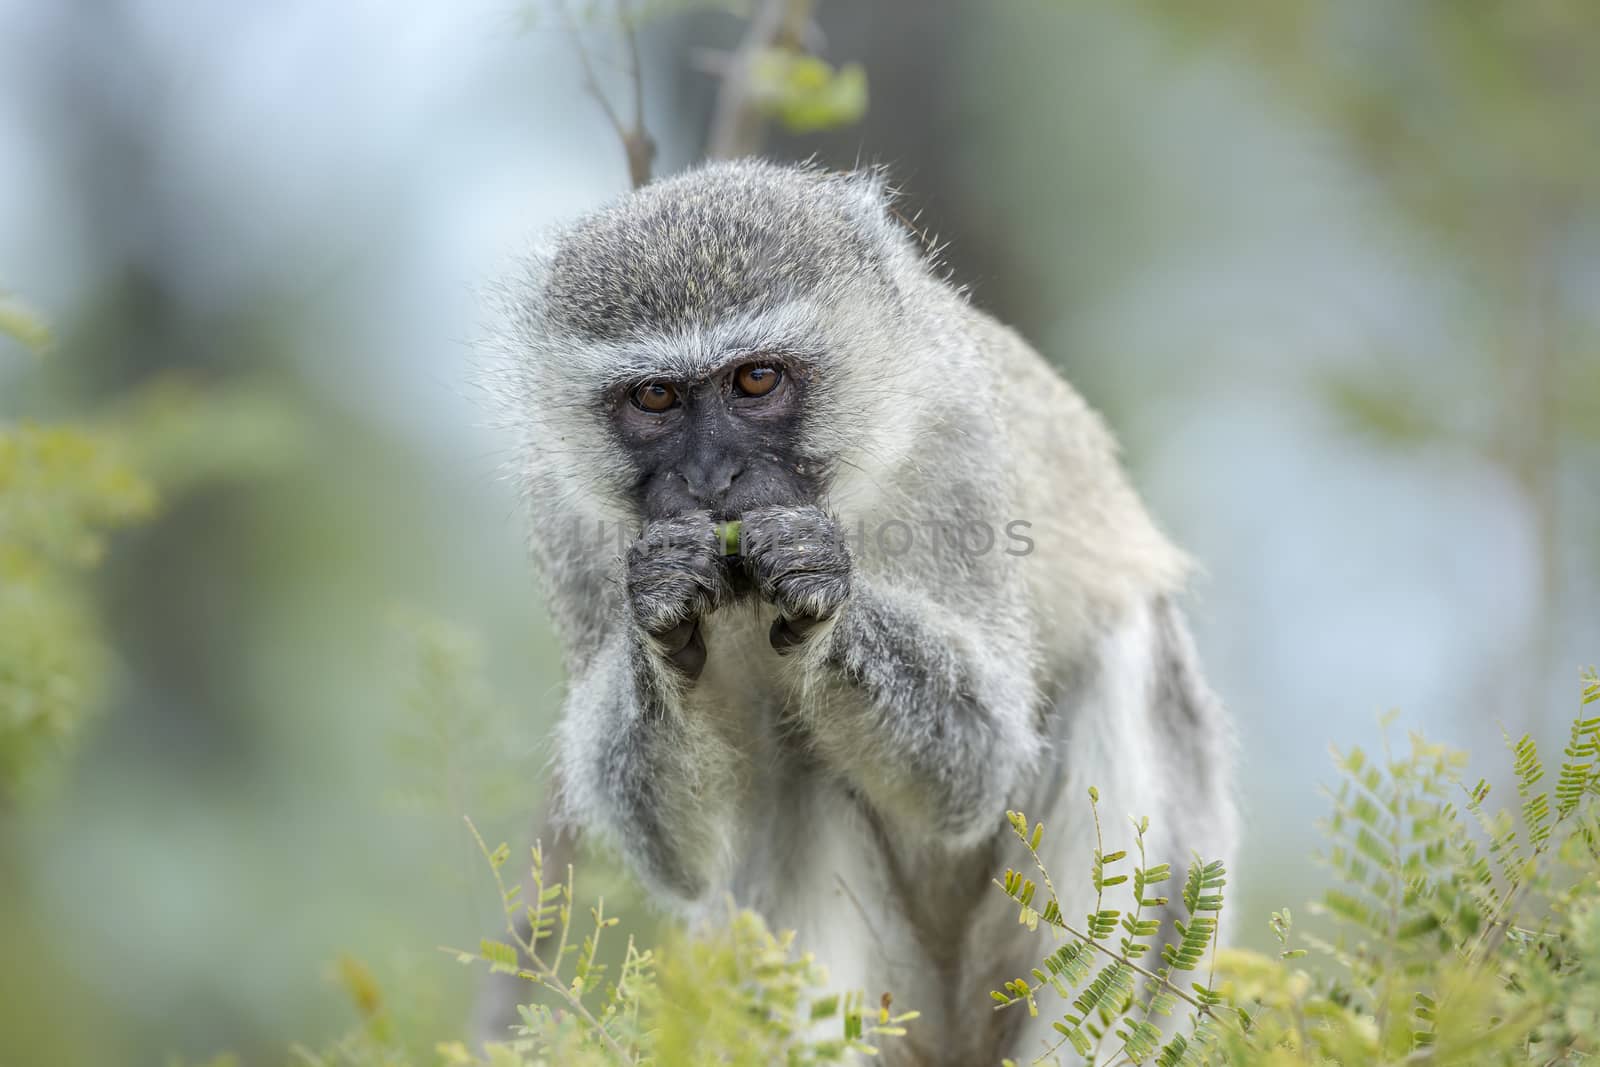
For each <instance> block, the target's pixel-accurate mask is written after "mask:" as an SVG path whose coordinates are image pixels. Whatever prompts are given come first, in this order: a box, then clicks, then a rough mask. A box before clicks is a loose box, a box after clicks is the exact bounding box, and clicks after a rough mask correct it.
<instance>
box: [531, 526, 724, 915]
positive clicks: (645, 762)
mask: <svg viewBox="0 0 1600 1067" xmlns="http://www.w3.org/2000/svg"><path fill="white" fill-rule="evenodd" d="M725 583H726V569H725V567H724V566H723V564H722V562H721V558H720V551H719V549H718V548H717V545H716V542H715V540H714V538H713V536H712V533H711V523H710V520H709V518H707V517H706V516H704V515H691V516H686V517H684V518H682V519H676V520H672V521H671V522H669V523H658V524H655V525H654V526H653V527H652V528H651V529H649V530H647V531H646V533H645V536H644V537H642V538H640V540H639V542H638V543H636V544H635V545H634V546H633V548H632V549H631V550H630V551H629V554H628V559H627V561H626V574H625V581H624V598H623V603H622V604H621V605H619V607H618V610H617V611H616V613H615V621H614V624H613V625H612V626H611V627H610V629H609V630H608V632H607V633H606V635H605V636H604V637H603V638H602V643H601V647H600V648H599V650H598V651H596V652H595V653H594V654H592V655H590V656H589V657H587V662H586V664H585V666H584V667H583V669H582V670H581V671H580V672H579V674H578V676H577V677H576V678H575V679H574V681H573V684H572V689H571V692H570V695H569V696H568V698H567V705H566V713H565V715H564V717H563V720H562V726H561V752H562V758H561V763H562V770H561V776H562V780H563V798H562V799H563V804H564V806H565V807H566V809H567V810H568V812H569V814H570V815H571V816H572V817H574V818H575V819H576V821H577V822H579V823H580V824H581V825H583V826H585V827H587V828H591V829H595V830H598V831H600V832H601V833H602V834H603V835H604V836H606V837H610V838H611V839H612V840H613V841H614V843H616V844H617V845H619V846H620V850H621V852H622V853H623V855H624V856H625V857H627V858H628V860H629V862H630V863H631V864H632V865H633V867H634V869H635V871H636V872H637V873H638V874H639V875H640V876H641V877H642V878H643V879H644V880H645V881H646V882H647V883H649V884H651V885H653V886H656V887H659V888H660V889H663V890H665V891H667V892H669V893H671V894H673V895H675V896H678V897H682V898H685V899H688V900H696V899H699V898H701V897H703V896H704V895H705V894H706V893H707V892H708V891H709V890H712V889H714V888H715V887H716V886H717V885H719V884H720V883H721V882H722V880H723V876H724V873H725V871H726V869H727V864H728V862H729V856H730V854H731V851H732V844H733V837H734V829H735V826H736V819H735V816H736V814H737V811H738V797H739V778H740V774H739V768H740V765H741V759H740V755H739V753H738V752H736V751H735V749H734V746H733V745H732V744H730V743H729V740H728V739H727V738H726V737H725V736H723V735H722V734H721V733H720V732H719V723H718V720H717V718H716V717H715V716H713V715H708V714H705V713H704V709H702V708H699V707H695V706H691V705H692V704H693V680H694V677H695V676H696V675H698V673H699V671H700V668H701V667H702V666H703V665H704V661H705V653H704V644H703V642H701V641H700V638H699V633H698V623H699V620H700V618H701V617H702V616H703V615H704V614H705V613H706V612H709V611H710V610H712V608H714V607H715V606H716V604H717V603H718V601H719V600H720V599H721V598H722V597H723V596H724V595H725V593H726V587H725Z"/></svg>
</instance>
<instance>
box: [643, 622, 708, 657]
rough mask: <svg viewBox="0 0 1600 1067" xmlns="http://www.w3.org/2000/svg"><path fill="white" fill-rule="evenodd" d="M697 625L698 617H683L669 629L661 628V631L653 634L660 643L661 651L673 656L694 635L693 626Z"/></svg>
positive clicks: (698, 623)
mask: <svg viewBox="0 0 1600 1067" xmlns="http://www.w3.org/2000/svg"><path fill="white" fill-rule="evenodd" d="M699 625H700V621H699V620H698V619H684V620H683V621H682V622H680V623H678V625H676V626H674V627H672V628H671V629H670V630H663V631H662V632H661V633H658V634H655V635H654V637H655V639H656V640H657V641H658V642H660V643H661V651H663V652H665V653H666V654H667V655H668V656H673V655H676V654H677V653H678V652H681V651H682V650H683V647H684V646H685V645H687V644H688V643H689V639H690V638H692V637H693V636H694V631H695V627H697V626H699Z"/></svg>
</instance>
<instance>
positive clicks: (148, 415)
mask: <svg viewBox="0 0 1600 1067" xmlns="http://www.w3.org/2000/svg"><path fill="white" fill-rule="evenodd" d="M0 333H5V334H9V335H11V336H13V337H16V338H17V339H18V340H20V341H22V342H23V343H24V344H27V345H29V346H30V347H33V348H34V349H36V350H38V351H43V350H44V349H45V348H46V347H47V346H48V344H49V340H50V336H49V331H48V329H47V328H46V327H45V326H44V324H43V323H42V322H40V321H39V320H38V319H37V318H36V317H34V316H33V315H32V314H31V313H30V312H28V311H26V309H24V308H23V307H22V306H21V305H19V304H16V303H14V302H11V301H9V300H8V299H6V298H4V295H3V294H0ZM293 439H294V434H293V430H292V427H290V426H289V425H288V423H287V420H286V419H284V417H283V416H282V413H281V410H280V409H279V408H278V407H277V405H275V404H274V403H272V402H271V401H270V400H269V399H268V398H267V397H266V396H265V395H264V394H262V393H259V392H256V391H238V392H223V391H217V392H211V393H203V392H201V391H200V390H198V389H195V388H193V387H190V386H187V385H185V384H183V383H180V382H175V381H166V382H159V383H156V384H154V385H152V386H150V387H148V388H146V389H143V390H141V391H139V392H137V393H134V394H132V395H131V396H130V397H128V398H127V399H126V400H124V401H123V402H122V403H121V404H119V405H117V406H114V407H112V408H110V409H108V410H106V411H104V412H101V413H99V414H97V415H96V416H94V417H92V418H84V419H76V420H73V421H70V422H57V423H50V424H42V423H37V422H30V421H22V422H18V423H7V422H4V421H0V800H4V799H6V798H8V797H10V796H13V795H15V793H16V792H17V790H18V789H19V788H21V787H22V785H23V783H24V781H25V780H26V779H28V778H29V777H31V776H32V775H33V774H34V773H36V772H37V771H39V770H40V769H41V768H43V767H46V766H49V765H50V764H51V763H52V762H53V757H54V756H56V755H58V754H60V753H61V752H62V751H64V750H65V749H67V748H68V747H69V746H70V744H71V743H72V741H73V740H74V739H75V738H76V737H77V736H78V735H79V734H80V732H81V730H82V728H83V725H84V723H85V722H86V721H87V720H88V719H89V718H90V717H91V716H92V714H93V712H94V711H95V709H96V708H97V707H98V706H99V703H100V701H101V699H102V696H103V693H104V690H105V687H106V682H107V678H108V675H109V671H110V669H111V663H112V656H111V652H110V649H109V648H108V646H107V644H106V640H105V637H104V635H103V634H102V632H101V628H100V623H99V620H98V618H97V615H96V612H95V611H94V609H93V605H92V603H91V600H92V598H91V595H90V587H89V574H90V572H91V571H92V570H93V569H94V567H95V566H96V565H97V564H98V563H99V562H100V561H101V559H102V558H103V557H104V555H105V552H106V547H107V542H108V537H109V535H110V534H111V533H112V532H113V531H115V530H117V529H119V528H122V527H126V526H130V525H135V524H138V523H142V522H146V521H148V520H150V519H151V518H152V517H153V516H154V515H155V514H156V511H157V503H158V499H159V498H161V497H166V498H169V499H170V498H172V497H175V496H178V495H181V494H183V493H185V492H188V491H190V490H192V489H194V488H196V487H197V486H200V485H203V484H206V483H208V482H211V481H215V480H218V479H223V478H237V477H241V476H246V475H253V474H258V473H261V472H263V471H265V470H268V469H272V468H274V467H276V466H277V465H279V464H281V462H282V461H283V459H284V458H285V457H286V456H288V455H291V454H292V453H293V445H292V441H293Z"/></svg>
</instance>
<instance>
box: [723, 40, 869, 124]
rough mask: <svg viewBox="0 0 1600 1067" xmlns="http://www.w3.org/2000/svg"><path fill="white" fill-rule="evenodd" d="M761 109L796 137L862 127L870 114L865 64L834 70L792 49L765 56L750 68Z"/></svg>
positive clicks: (752, 88) (766, 52)
mask: <svg viewBox="0 0 1600 1067" xmlns="http://www.w3.org/2000/svg"><path fill="white" fill-rule="evenodd" d="M750 92H751V97H752V99H753V101H754V102H755V105H756V107H757V108H758V109H759V110H760V111H761V112H762V113H763V114H765V115H767V116H769V117H771V118H775V119H777V120H778V121H779V122H781V123H783V125H784V126H785V127H787V128H788V129H789V130H790V131H792V132H794V133H811V132H814V131H816V130H827V129H832V128H834V127H837V126H849V125H852V124H854V123H857V122H860V121H861V118H862V116H863V115H865V114H866V113H867V72H866V68H864V67H862V66H861V64H859V63H846V64H845V65H844V66H842V67H839V68H837V69H836V68H834V67H833V66H831V65H830V64H829V63H827V62H826V61H825V60H822V59H818V58H817V57H816V56H810V55H805V54H803V53H800V52H796V51H793V50H792V49H788V48H768V49H764V50H762V51H761V52H760V53H759V54H758V55H757V56H756V57H755V60H754V62H753V63H752V64H751V67H750Z"/></svg>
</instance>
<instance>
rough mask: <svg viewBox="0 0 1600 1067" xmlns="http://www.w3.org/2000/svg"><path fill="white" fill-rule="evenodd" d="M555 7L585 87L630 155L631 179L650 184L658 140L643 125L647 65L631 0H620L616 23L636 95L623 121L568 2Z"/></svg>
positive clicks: (623, 148)
mask: <svg viewBox="0 0 1600 1067" xmlns="http://www.w3.org/2000/svg"><path fill="white" fill-rule="evenodd" d="M556 7H557V9H558V10H559V11H560V12H561V17H562V21H564V22H565V23H566V24H567V33H568V34H569V35H570V36H571V38H572V47H573V51H574V52H576V53H577V56H578V65H579V66H580V67H582V68H583V88H584V91H585V92H587V93H588V94H589V95H590V96H592V97H594V100H595V103H597V104H599V105H600V110H601V111H602V112H603V113H604V114H605V117H606V121H607V122H608V123H610V125H611V130H612V132H613V133H615V134H616V135H617V139H618V140H619V141H621V142H622V151H623V153H624V154H625V155H626V156H627V159H628V180H629V181H630V182H631V183H632V184H633V187H634V188H635V189H637V188H639V187H640V186H641V185H645V184H648V183H649V181H650V165H651V164H652V163H653V162H654V161H655V158H656V142H655V139H654V138H653V137H651V136H650V132H649V131H648V130H647V129H645V125H644V68H643V65H642V64H641V63H640V61H639V37H638V33H637V32H636V31H635V28H634V17H633V11H632V10H631V8H630V5H629V0H617V23H618V32H619V33H621V35H622V39H623V43H624V45H625V46H626V48H627V52H628V80H629V81H630V82H631V83H632V95H633V114H632V116H630V118H631V121H630V122H624V121H623V119H622V115H621V114H620V113H619V112H618V111H617V109H616V107H615V106H614V105H613V104H612V103H611V98H610V97H608V96H607V95H606V92H605V90H604V89H603V88H601V86H600V79H599V78H598V77H597V76H596V75H595V70H594V62H593V61H592V60H591V59H590V57H589V49H588V48H587V47H586V46H585V45H584V43H583V36H582V34H580V33H579V32H578V27H577V25H576V24H575V23H574V22H573V21H572V19H571V18H570V17H568V15H567V10H566V4H564V3H560V2H558V3H557V5H556Z"/></svg>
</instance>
